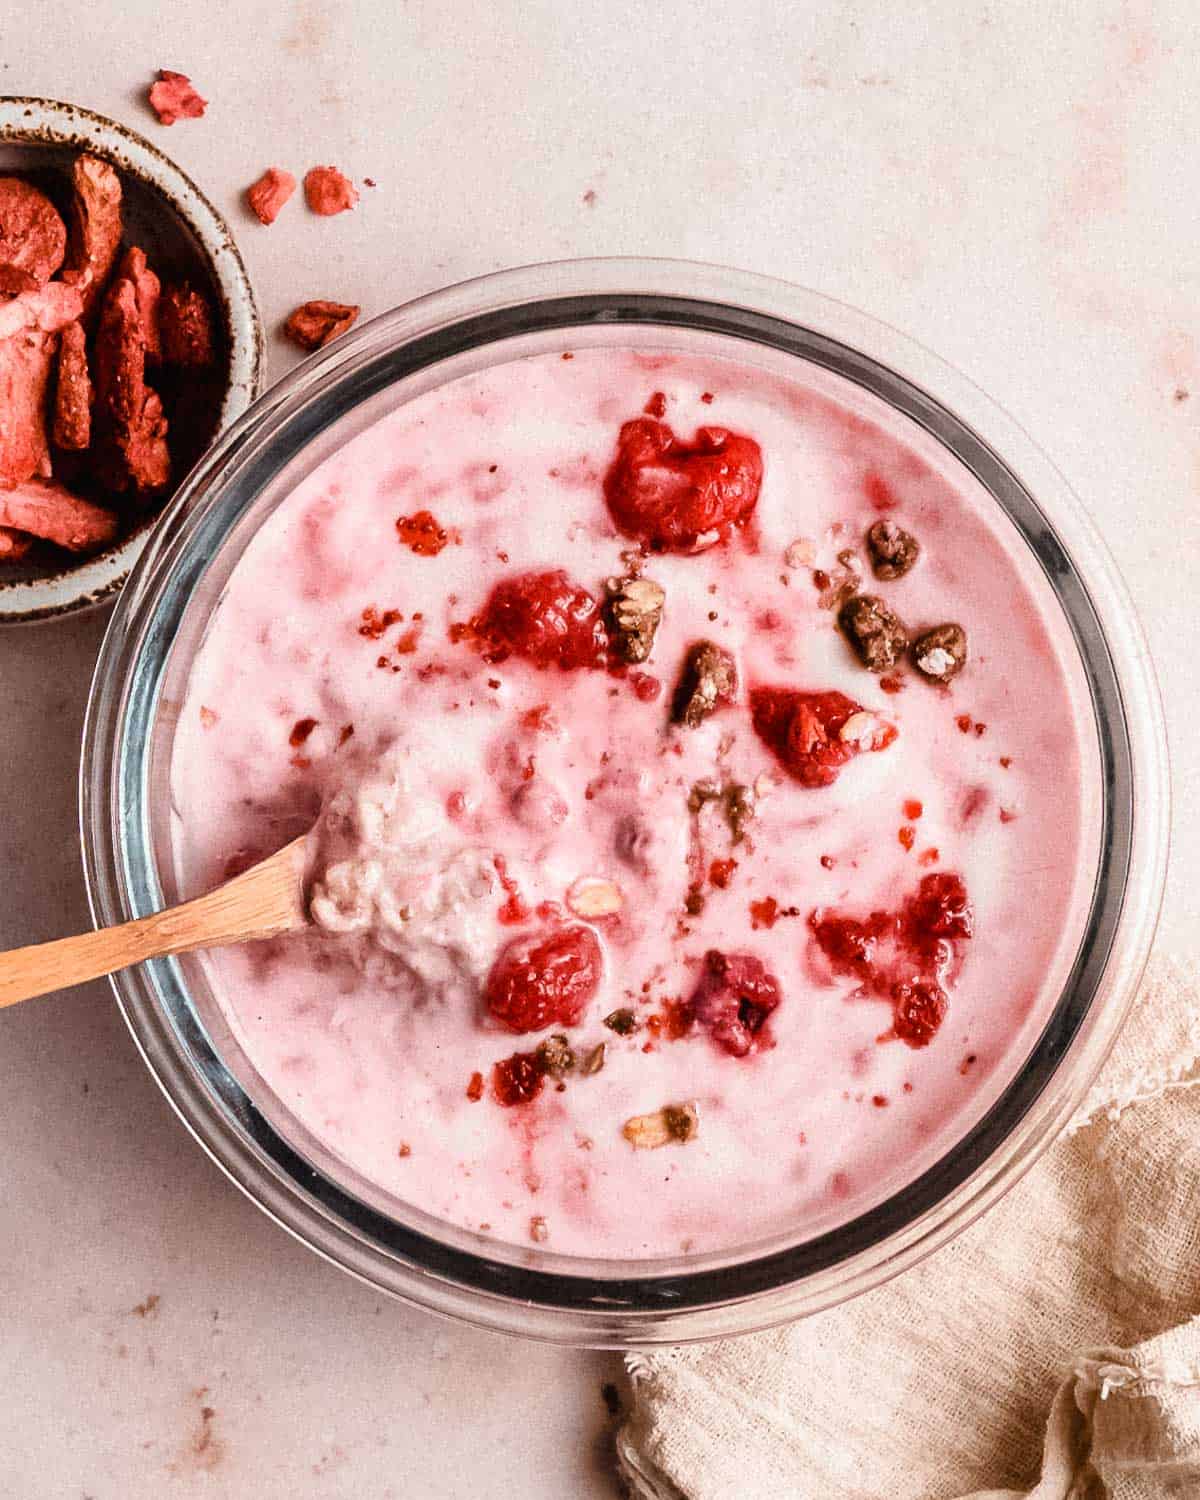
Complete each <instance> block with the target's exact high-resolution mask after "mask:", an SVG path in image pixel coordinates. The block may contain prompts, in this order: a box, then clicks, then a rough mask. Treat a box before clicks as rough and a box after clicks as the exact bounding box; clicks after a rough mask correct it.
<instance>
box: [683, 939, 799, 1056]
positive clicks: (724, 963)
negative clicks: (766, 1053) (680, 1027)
mask: <svg viewBox="0 0 1200 1500" xmlns="http://www.w3.org/2000/svg"><path fill="white" fill-rule="evenodd" d="M782 999H783V996H782V995H781V993H780V990H779V981H778V980H777V979H776V978H775V976H774V974H772V973H771V972H770V971H769V970H768V969H766V968H765V967H764V966H763V963H762V960H761V959H758V958H755V957H754V955H753V954H752V953H721V952H718V950H717V949H715V948H710V949H709V951H708V952H707V953H706V954H705V955H704V968H703V970H702V972H701V975H700V981H699V983H698V984H697V985H696V988H695V990H694V991H693V992H692V998H691V1001H690V1003H689V1007H688V1008H689V1009H690V1011H691V1013H692V1015H693V1016H694V1017H695V1019H696V1020H697V1021H698V1022H699V1023H700V1025H701V1026H703V1027H705V1028H706V1029H707V1030H708V1031H709V1033H710V1034H711V1036H712V1039H713V1041H714V1042H716V1044H717V1046H718V1047H721V1048H723V1049H724V1050H725V1051H726V1052H728V1053H729V1054H730V1056H731V1057H745V1056H746V1054H747V1053H748V1052H749V1051H750V1049H751V1048H752V1047H753V1046H754V1045H755V1043H756V1042H758V1043H759V1044H760V1045H761V1043H762V1042H763V1041H764V1040H766V1035H765V1032H764V1026H765V1024H766V1020H767V1017H768V1016H769V1015H770V1014H771V1012H772V1011H773V1010H775V1009H776V1007H777V1006H778V1005H779V1002H780V1001H781V1000H782Z"/></svg>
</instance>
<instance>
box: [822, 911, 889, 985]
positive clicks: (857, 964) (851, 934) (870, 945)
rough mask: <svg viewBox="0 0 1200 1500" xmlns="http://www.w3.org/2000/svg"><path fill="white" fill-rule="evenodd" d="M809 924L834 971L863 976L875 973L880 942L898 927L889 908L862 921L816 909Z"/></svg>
mask: <svg viewBox="0 0 1200 1500" xmlns="http://www.w3.org/2000/svg"><path fill="white" fill-rule="evenodd" d="M808 925H809V926H810V927H811V928H812V934H813V937H814V938H815V939H816V942H817V946H818V947H819V948H820V950H821V952H822V953H824V955H825V957H826V958H827V959H828V960H829V963H830V967H831V968H832V969H833V971H834V973H835V974H852V975H854V976H855V977H856V978H859V979H870V978H871V977H872V971H873V969H874V964H875V954H876V950H877V949H878V947H879V942H880V940H881V939H882V938H886V937H890V936H891V935H892V934H893V933H894V932H895V928H896V922H895V919H894V918H893V917H891V916H889V915H888V913H887V912H885V911H874V912H872V913H871V915H870V916H869V917H867V918H865V919H864V920H861V921H860V920H859V919H858V918H857V917H839V916H837V915H831V916H823V915H821V914H820V913H818V912H813V914H812V916H810V917H809V919H808Z"/></svg>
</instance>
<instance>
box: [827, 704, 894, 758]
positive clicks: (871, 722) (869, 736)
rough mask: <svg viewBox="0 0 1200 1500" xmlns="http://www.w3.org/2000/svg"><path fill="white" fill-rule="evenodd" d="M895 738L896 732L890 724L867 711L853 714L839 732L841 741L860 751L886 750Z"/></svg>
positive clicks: (863, 710) (862, 710) (861, 710)
mask: <svg viewBox="0 0 1200 1500" xmlns="http://www.w3.org/2000/svg"><path fill="white" fill-rule="evenodd" d="M894 737H895V730H894V729H893V728H892V726H891V725H890V724H888V723H886V722H885V721H884V720H883V719H881V718H879V716H878V715H877V714H872V713H868V712H867V711H866V710H865V709H860V710H859V712H858V713H856V714H851V715H850V717H849V718H848V719H847V720H846V722H845V723H844V724H843V725H842V727H841V729H840V730H839V731H838V739H839V740H842V741H843V742H844V743H846V744H848V745H855V746H857V747H858V749H859V750H884V749H886V748H887V746H888V745H890V744H891V742H892V739H893V738H894Z"/></svg>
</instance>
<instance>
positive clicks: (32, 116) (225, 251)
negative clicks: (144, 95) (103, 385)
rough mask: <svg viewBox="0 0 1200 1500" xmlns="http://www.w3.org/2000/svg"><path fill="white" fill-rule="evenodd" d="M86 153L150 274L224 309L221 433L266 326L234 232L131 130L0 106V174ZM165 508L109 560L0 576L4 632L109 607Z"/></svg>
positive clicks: (55, 110)
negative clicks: (173, 278) (112, 193)
mask: <svg viewBox="0 0 1200 1500" xmlns="http://www.w3.org/2000/svg"><path fill="white" fill-rule="evenodd" d="M81 151H86V152H89V153H91V154H92V155H93V156H99V157H103V158H104V159H105V160H106V161H109V162H111V163H112V165H113V166H114V167H116V169H117V170H118V172H119V173H120V174H121V181H122V186H123V188H124V191H125V204H124V208H125V221H126V228H127V236H126V237H127V238H128V239H130V240H132V241H133V242H136V243H138V244H140V245H141V246H142V247H143V248H144V249H145V250H146V252H147V254H148V256H149V258H150V262H151V264H152V265H155V264H159V263H161V264H164V265H167V266H169V267H170V269H171V272H172V274H173V275H178V276H180V277H184V278H187V279H190V280H192V281H194V282H196V283H198V284H200V285H204V286H207V288H208V289H209V292H210V294H211V296H212V299H213V303H214V305H215V306H216V307H217V308H219V309H220V316H221V318H222V320H223V323H224V334H225V336H224V340H223V344H224V350H225V364H226V369H225V383H224V391H223V395H222V398H221V404H220V412H219V416H218V419H217V424H216V428H217V431H220V430H222V429H223V428H225V427H226V426H228V424H229V423H230V422H232V421H233V419H234V418H235V417H238V416H240V415H241V414H242V412H243V411H245V409H246V407H247V406H249V405H250V403H251V401H253V400H254V398H255V396H257V395H258V394H259V391H260V390H261V388H262V382H263V335H262V324H261V322H260V320H259V316H258V309H257V307H256V306H255V303H254V293H253V292H252V290H251V288H250V281H249V278H248V277H247V275H246V268H245V266H244V265H243V263H242V257H241V255H240V253H239V252H238V248H237V246H236V245H235V244H234V241H233V235H232V233H231V232H230V229H229V225H228V224H226V222H225V220H224V219H223V218H222V217H221V215H220V214H219V213H218V212H217V210H216V209H215V208H214V207H213V206H212V204H211V203H210V202H209V201H208V199H207V198H206V197H205V196H204V194H203V193H202V192H201V191H200V189H199V188H198V187H197V186H196V184H195V183H194V182H192V180H191V178H189V177H188V176H187V175H186V174H185V173H184V172H182V171H181V170H180V169H179V168H178V167H177V166H176V165H175V163H174V162H173V161H170V160H169V159H168V158H167V157H166V156H164V155H163V154H162V152H161V151H159V150H158V149H157V147H155V146H152V145H151V144H150V142H149V141H147V140H144V139H143V138H142V137H141V136H140V135H137V134H135V132H134V131H132V130H129V129H127V128H126V127H125V126H124V125H118V124H117V123H116V121H114V120H107V119H105V118H104V117H103V116H102V115H97V114H93V113H92V112H91V111H90V110H87V109H80V108H79V107H78V106H77V105H74V104H62V103H59V102H58V101H57V100H54V99H23V98H4V97H0V175H6V174H9V173H19V174H22V175H24V174H26V173H29V174H33V175H34V177H35V178H36V177H37V176H39V175H41V174H43V173H46V172H53V170H54V169H55V168H58V169H63V168H69V166H70V163H71V161H72V159H73V158H74V157H75V156H77V155H78V154H79V153H80V152H81ZM213 436H214V437H215V436H216V432H214V434H213ZM196 456H198V455H196ZM182 478H183V475H182V474H181V475H180V479H181V480H182ZM169 498H170V497H169V496H168V497H166V498H165V499H164V502H163V504H164V505H165V504H166V503H167V501H168V500H169ZM162 508H163V506H162V505H159V506H157V507H156V508H155V509H154V510H152V511H151V512H149V513H148V514H147V516H146V517H145V519H144V520H143V521H141V522H140V523H139V524H138V525H137V526H136V527H135V528H134V530H132V531H130V532H127V533H125V535H123V536H122V537H121V539H120V541H119V542H118V543H117V544H116V545H115V546H113V547H111V548H109V550H108V551H106V552H100V553H97V554H95V555H93V556H91V557H85V558H80V559H78V560H73V559H70V558H66V557H64V558H63V559H62V561H61V562H58V561H57V560H56V561H54V562H52V563H49V564H47V563H45V562H44V561H43V562H41V563H37V564H35V563H33V562H32V561H31V562H30V564H29V565H25V564H16V565H12V566H10V567H8V568H6V569H5V570H4V571H3V572H0V625H7V624H15V623H22V622H28V621H31V620H44V619H50V618H53V617H56V616H59V615H65V614H71V613H73V612H74V611H76V610H81V609H89V608H91V607H92V606H93V605H96V604H100V603H102V602H104V601H105V600H107V599H110V598H112V596H113V595H114V594H116V593H117V592H118V590H119V589H120V588H121V585H122V584H123V583H124V581H125V579H126V577H127V575H128V573H129V570H130V568H131V567H132V566H133V563H134V561H135V559H136V558H137V556H138V554H139V553H140V552H141V550H142V547H143V546H144V545H145V541H146V537H147V535H148V534H149V532H150V529H151V528H152V527H153V525H154V523H155V520H156V519H157V517H158V515H159V514H160V513H161V511H162Z"/></svg>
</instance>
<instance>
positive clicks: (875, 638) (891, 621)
mask: <svg viewBox="0 0 1200 1500" xmlns="http://www.w3.org/2000/svg"><path fill="white" fill-rule="evenodd" d="M838 624H839V625H840V626H841V627H842V629H843V631H844V632H845V633H846V636H847V638H848V639H849V641H850V644H851V645H852V646H853V647H854V649H855V651H856V652H857V654H858V659H859V660H860V661H861V662H862V664H863V666H864V667H866V669H867V671H868V672H886V671H887V670H888V669H889V668H890V667H894V666H895V665H896V663H897V662H898V661H899V660H900V658H901V656H902V655H903V654H904V651H905V649H906V648H907V646H908V632H907V631H906V630H905V628H904V626H903V625H902V624H901V623H900V620H899V618H898V617H897V616H896V615H895V614H894V613H893V611H892V610H890V609H889V608H888V607H887V605H886V604H885V603H884V602H883V600H882V599H877V598H876V597H875V595H874V594H856V595H855V596H854V597H853V598H852V599H847V600H846V602H845V604H843V605H842V607H841V609H840V611H839V612H838Z"/></svg>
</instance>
